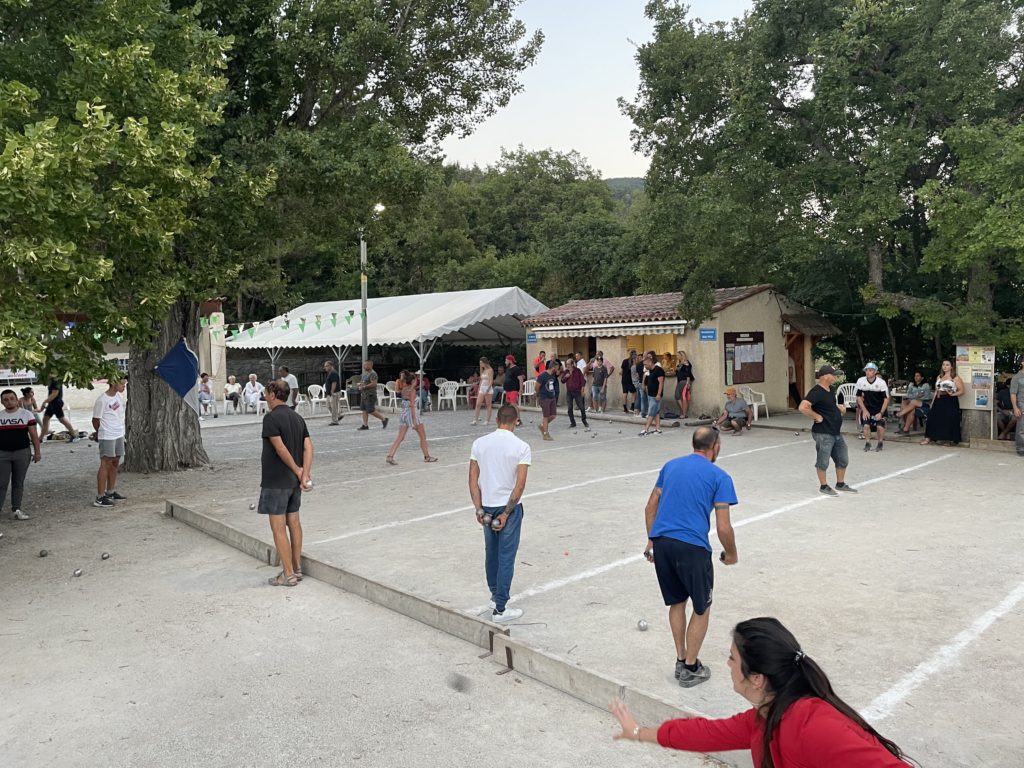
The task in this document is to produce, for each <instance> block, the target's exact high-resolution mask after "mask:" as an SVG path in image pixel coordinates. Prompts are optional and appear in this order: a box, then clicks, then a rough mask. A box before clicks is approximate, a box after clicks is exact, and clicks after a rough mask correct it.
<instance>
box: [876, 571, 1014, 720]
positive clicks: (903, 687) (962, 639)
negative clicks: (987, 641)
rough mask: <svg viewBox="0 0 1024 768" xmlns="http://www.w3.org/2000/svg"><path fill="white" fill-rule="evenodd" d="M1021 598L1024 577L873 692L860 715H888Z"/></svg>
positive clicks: (884, 716)
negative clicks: (927, 654) (954, 633)
mask: <svg viewBox="0 0 1024 768" xmlns="http://www.w3.org/2000/svg"><path fill="white" fill-rule="evenodd" d="M1021 600H1024V581H1022V582H1021V583H1020V584H1018V585H1017V586H1016V588H1015V589H1013V590H1012V591H1011V592H1010V594H1008V595H1007V596H1006V597H1005V598H1003V601H1002V602H1001V603H999V605H997V606H996V607H995V608H992V609H990V610H988V611H986V612H985V613H983V614H982V615H981V616H979V617H978V618H976V619H975V620H974V622H973V623H972V624H971V626H969V627H968V628H967V629H965V630H963V631H962V632H960V633H959V634H958V635H957V636H956V637H954V638H953V639H952V640H950V641H949V642H948V643H946V644H945V645H943V646H942V647H940V648H939V649H937V650H936V651H935V653H933V654H932V655H931V656H930V657H929V658H927V659H925V660H924V661H922V662H921V663H920V664H918V665H917V666H916V667H914V668H913V669H912V670H911V671H910V672H908V673H907V674H906V675H904V676H903V677H902V678H900V680H899V681H898V682H897V683H896V685H894V686H893V687H892V688H890V689H889V690H887V691H885V692H884V693H882V694H880V695H878V696H876V697H875V700H874V701H872V702H871V704H870V706H868V708H867V709H864V710H861V715H862V716H863V717H864V719H865V720H867V721H868V722H878V721H879V720H884V719H885V718H887V717H889V715H891V714H892V712H893V710H894V709H895V708H896V706H897V705H898V704H899V703H900V702H902V701H903V700H904V699H906V698H907V697H908V696H909V695H910V694H911V693H913V692H914V691H915V690H916V689H917V688H918V687H919V686H920V685H921V684H922V683H924V682H925V681H926V680H927V679H928V678H929V677H932V676H933V675H935V674H936V673H938V672H941V671H942V670H943V669H945V668H946V667H948V666H950V665H951V664H953V663H955V662H956V661H957V659H958V657H959V656H960V654H961V653H963V651H964V649H966V648H967V646H969V645H970V644H971V643H973V642H974V641H975V640H977V639H978V638H979V637H981V635H982V634H983V633H984V632H985V630H987V629H988V628H989V627H991V626H992V625H993V624H994V623H995V622H996V621H998V620H999V619H1001V618H1002V617H1003V616H1005V615H1006V614H1008V613H1009V612H1010V611H1012V610H1013V609H1014V608H1015V607H1017V604H1018V603H1020V602H1021Z"/></svg>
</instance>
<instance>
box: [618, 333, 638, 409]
mask: <svg viewBox="0 0 1024 768" xmlns="http://www.w3.org/2000/svg"><path fill="white" fill-rule="evenodd" d="M635 365H636V352H635V351H633V350H632V349H631V350H629V357H627V358H625V359H624V360H623V361H622V365H621V366H620V367H619V377H620V378H621V379H622V412H623V413H626V414H628V413H629V412H630V411H631V410H632V408H633V401H634V400H636V384H635V383H634V382H633V377H634V375H635V374H636V371H635V370H634V366H635Z"/></svg>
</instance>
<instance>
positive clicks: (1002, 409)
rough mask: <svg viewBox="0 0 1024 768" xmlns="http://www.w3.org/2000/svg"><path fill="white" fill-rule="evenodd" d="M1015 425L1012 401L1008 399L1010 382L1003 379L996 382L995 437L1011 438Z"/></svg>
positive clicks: (1001, 438) (1015, 419) (999, 438)
mask: <svg viewBox="0 0 1024 768" xmlns="http://www.w3.org/2000/svg"><path fill="white" fill-rule="evenodd" d="M1016 426H1017V417H1016V416H1014V415H1013V402H1012V401H1011V400H1010V382H1009V381H1005V380H1004V381H1001V382H999V383H998V384H996V430H997V436H996V439H997V440H1013V430H1014V428H1016Z"/></svg>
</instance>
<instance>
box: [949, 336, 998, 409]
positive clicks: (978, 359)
mask: <svg viewBox="0 0 1024 768" xmlns="http://www.w3.org/2000/svg"><path fill="white" fill-rule="evenodd" d="M995 368H996V348H995V347H986V346H981V345H977V344H957V345H956V373H957V376H959V377H960V379H961V381H963V383H964V393H963V394H962V395H960V409H961V410H967V411H991V410H992V407H993V402H994V400H995V389H994V388H995Z"/></svg>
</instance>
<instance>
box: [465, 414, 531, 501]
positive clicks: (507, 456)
mask: <svg viewBox="0 0 1024 768" xmlns="http://www.w3.org/2000/svg"><path fill="white" fill-rule="evenodd" d="M469 458H471V459H472V460H473V461H475V462H476V463H477V464H478V465H479V467H480V498H481V501H482V502H483V505H484V506H485V507H503V506H505V505H506V504H508V499H509V496H511V495H512V491H513V489H514V488H515V487H516V475H517V474H518V472H519V466H520V465H521V464H525V465H526V466H530V463H531V461H532V454H531V452H530V446H529V445H528V444H527V443H526V442H524V441H522V440H520V439H519V438H518V437H516V436H515V435H513V434H512V433H511V432H510V431H509V430H507V429H496V430H494V431H493V432H491V434H489V435H484V436H483V437H479V438H477V439H476V440H475V441H473V448H472V449H471V450H470V452H469Z"/></svg>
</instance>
